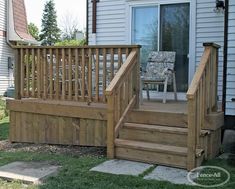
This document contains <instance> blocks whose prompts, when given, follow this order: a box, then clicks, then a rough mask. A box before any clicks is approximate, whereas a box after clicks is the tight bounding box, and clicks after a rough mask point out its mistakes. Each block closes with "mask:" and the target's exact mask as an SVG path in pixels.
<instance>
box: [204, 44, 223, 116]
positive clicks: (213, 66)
mask: <svg viewBox="0 0 235 189" xmlns="http://www.w3.org/2000/svg"><path fill="white" fill-rule="evenodd" d="M203 46H204V47H205V48H206V47H209V48H210V49H211V55H210V60H209V64H210V65H209V69H210V73H211V76H210V80H211V81H210V86H209V87H210V90H209V92H210V94H208V96H210V110H209V111H210V112H211V111H213V112H215V111H217V107H218V106H217V96H218V54H219V53H218V51H219V48H220V46H219V45H217V44H215V43H203Z"/></svg>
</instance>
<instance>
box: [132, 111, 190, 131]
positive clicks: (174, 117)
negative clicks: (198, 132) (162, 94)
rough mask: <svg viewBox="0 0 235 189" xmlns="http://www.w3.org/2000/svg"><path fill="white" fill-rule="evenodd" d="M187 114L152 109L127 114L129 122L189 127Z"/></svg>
mask: <svg viewBox="0 0 235 189" xmlns="http://www.w3.org/2000/svg"><path fill="white" fill-rule="evenodd" d="M187 119H188V118H187V115H186V114H183V113H170V112H169V113H168V112H167V113H166V112H151V111H141V110H140V111H138V110H136V111H132V112H131V113H130V114H129V115H128V116H127V122H134V123H143V124H152V125H154V124H155V125H166V126H172V127H187Z"/></svg>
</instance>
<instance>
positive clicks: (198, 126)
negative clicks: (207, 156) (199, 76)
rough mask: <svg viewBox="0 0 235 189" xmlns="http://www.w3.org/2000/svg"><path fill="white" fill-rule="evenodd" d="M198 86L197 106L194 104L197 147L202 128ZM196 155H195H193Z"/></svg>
mask: <svg viewBox="0 0 235 189" xmlns="http://www.w3.org/2000/svg"><path fill="white" fill-rule="evenodd" d="M200 90H201V89H200V84H199V88H198V91H197V95H196V96H197V98H196V99H197V104H196V106H197V107H196V109H197V113H196V116H197V123H196V146H197V147H199V145H200V132H201V126H202V116H201V97H200V94H201V91H200ZM195 155H196V153H195Z"/></svg>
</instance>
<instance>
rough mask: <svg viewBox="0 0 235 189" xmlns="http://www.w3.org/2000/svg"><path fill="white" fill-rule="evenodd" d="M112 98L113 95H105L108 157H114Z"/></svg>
mask: <svg viewBox="0 0 235 189" xmlns="http://www.w3.org/2000/svg"><path fill="white" fill-rule="evenodd" d="M114 100H115V99H114V95H107V102H108V112H107V157H108V158H110V159H113V158H114V126H115V123H114V122H115V119H114V103H115V102H114Z"/></svg>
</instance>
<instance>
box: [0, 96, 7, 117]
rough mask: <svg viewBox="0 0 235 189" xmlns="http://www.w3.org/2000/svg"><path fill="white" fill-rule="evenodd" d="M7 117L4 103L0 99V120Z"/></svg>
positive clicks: (0, 98)
mask: <svg viewBox="0 0 235 189" xmlns="http://www.w3.org/2000/svg"><path fill="white" fill-rule="evenodd" d="M6 116H8V111H7V109H6V101H5V100H3V99H2V97H0V120H1V119H3V118H4V117H6Z"/></svg>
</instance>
